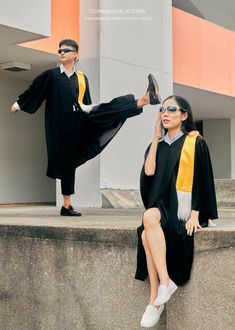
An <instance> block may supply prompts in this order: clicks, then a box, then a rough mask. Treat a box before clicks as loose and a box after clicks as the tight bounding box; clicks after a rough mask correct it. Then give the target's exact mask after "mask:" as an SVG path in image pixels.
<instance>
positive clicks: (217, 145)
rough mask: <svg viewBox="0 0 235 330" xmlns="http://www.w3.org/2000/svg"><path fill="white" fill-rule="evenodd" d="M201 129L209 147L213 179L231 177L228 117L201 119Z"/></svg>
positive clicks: (229, 125)
mask: <svg viewBox="0 0 235 330" xmlns="http://www.w3.org/2000/svg"><path fill="white" fill-rule="evenodd" d="M203 131H204V137H205V140H206V142H207V144H208V145H209V148H210V155H211V159H212V165H213V170H214V177H215V179H231V123H230V119H208V120H203Z"/></svg>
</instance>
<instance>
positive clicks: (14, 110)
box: [10, 105, 19, 115]
mask: <svg viewBox="0 0 235 330" xmlns="http://www.w3.org/2000/svg"><path fill="white" fill-rule="evenodd" d="M18 112H19V110H18V109H16V107H15V106H14V105H13V106H12V107H11V109H10V113H12V114H13V115H17V113H18Z"/></svg>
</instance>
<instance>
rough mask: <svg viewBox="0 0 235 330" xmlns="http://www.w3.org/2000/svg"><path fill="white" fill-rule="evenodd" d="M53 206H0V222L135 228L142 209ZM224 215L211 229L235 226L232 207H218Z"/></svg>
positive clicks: (231, 228) (234, 211)
mask: <svg viewBox="0 0 235 330" xmlns="http://www.w3.org/2000/svg"><path fill="white" fill-rule="evenodd" d="M59 211H60V209H59V208H57V207H55V206H41V205H40V206H32V205H30V206H29V205H27V206H25V205H24V206H19V205H16V206H0V225H19V226H21V225H22V226H39V227H42V226H43V227H47V226H50V227H70V228H109V229H113V228H118V229H134V228H136V227H138V226H139V225H140V224H141V218H142V212H143V209H139V208H133V209H96V208H85V209H81V212H82V214H83V216H82V217H61V216H59ZM219 213H220V214H221V216H222V217H223V219H221V220H215V221H213V223H215V224H216V226H215V227H210V230H215V231H217V230H226V231H230V230H231V231H234V230H235V209H231V208H230V209H220V212H219Z"/></svg>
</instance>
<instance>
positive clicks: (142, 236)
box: [141, 230, 147, 249]
mask: <svg viewBox="0 0 235 330" xmlns="http://www.w3.org/2000/svg"><path fill="white" fill-rule="evenodd" d="M141 239H142V243H143V246H144V249H146V248H147V242H146V237H145V230H143V232H142V234H141Z"/></svg>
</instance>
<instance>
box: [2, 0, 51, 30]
mask: <svg viewBox="0 0 235 330" xmlns="http://www.w3.org/2000/svg"><path fill="white" fill-rule="evenodd" d="M42 22H43V24H42ZM0 24H2V25H6V26H11V27H14V28H17V29H20V30H25V31H29V32H34V33H38V34H42V35H45V36H49V35H50V32H51V0H40V1H35V0H20V1H17V0H7V1H1V10H0Z"/></svg>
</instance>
